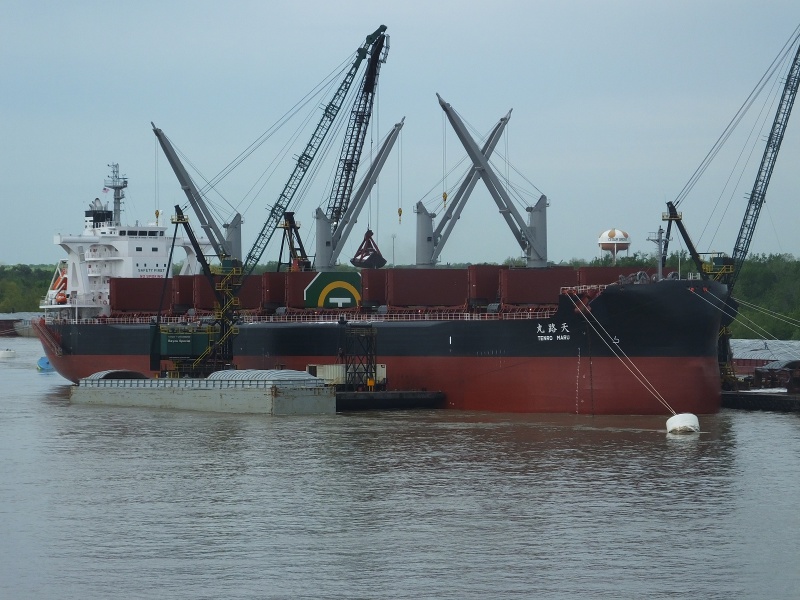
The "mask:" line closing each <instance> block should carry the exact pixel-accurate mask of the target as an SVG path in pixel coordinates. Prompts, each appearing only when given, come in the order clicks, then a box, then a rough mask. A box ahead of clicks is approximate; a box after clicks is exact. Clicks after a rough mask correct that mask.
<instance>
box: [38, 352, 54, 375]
mask: <svg viewBox="0 0 800 600" xmlns="http://www.w3.org/2000/svg"><path fill="white" fill-rule="evenodd" d="M36 369H37V370H39V371H41V372H42V373H52V372H53V365H51V364H50V360H48V358H47V357H46V356H43V357H41V358H40V359H39V360H37V361H36Z"/></svg>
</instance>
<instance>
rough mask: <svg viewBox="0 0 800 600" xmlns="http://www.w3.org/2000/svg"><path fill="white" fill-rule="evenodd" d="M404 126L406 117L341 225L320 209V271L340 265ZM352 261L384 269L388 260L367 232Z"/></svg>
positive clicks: (392, 133)
mask: <svg viewBox="0 0 800 600" xmlns="http://www.w3.org/2000/svg"><path fill="white" fill-rule="evenodd" d="M404 123H405V117H404V118H403V119H402V120H401V121H400V122H399V123H396V124H395V126H394V127H393V128H392V130H391V131H390V132H389V135H387V136H386V139H385V140H384V142H383V144H381V147H380V148H379V149H378V152H377V154H376V155H375V159H374V160H373V161H372V164H371V165H370V166H369V170H368V171H367V173H366V175H365V176H364V179H363V180H362V182H361V185H360V186H359V188H358V190H356V193H355V195H354V196H353V198H352V199H351V201H350V203H349V205H348V206H347V208H346V210H345V211H344V212H343V213H342V215H341V218H340V219H339V221H338V223H334V221H333V220H332V219H331V218H330V217H329V216H328V215H326V214H325V213H324V212H322V209H320V208H318V209H317V211H316V215H315V217H316V219H317V255H316V268H317V270H318V271H332V270H333V269H334V267H335V266H336V261H337V259H338V258H339V254H340V253H341V251H342V248H343V247H344V242H345V241H346V240H347V238H348V237H349V235H350V232H351V231H352V230H353V226H354V225H355V224H356V222H357V220H358V215H359V214H360V213H361V209H362V208H364V204H365V203H366V201H367V198H368V197H369V193H370V190H372V187H373V186H374V185H375V181H376V180H377V179H378V175H379V174H380V171H381V169H382V168H383V165H384V164H385V163H386V159H387V158H388V156H389V153H390V152H391V150H392V146H394V143H395V141H396V140H397V138H398V136H399V135H400V130H401V129H402V128H403V124H404ZM351 262H352V263H353V264H354V265H355V266H357V267H367V268H380V267H382V266H383V265H385V264H386V260H385V259H383V257H382V256H381V255H380V251H379V250H377V245H375V242H374V241H373V240H372V231H370V230H367V233H366V234H365V235H364V241H363V242H362V244H361V246H360V247H359V249H358V251H357V252H356V255H355V257H354V258H353V260H352V261H351Z"/></svg>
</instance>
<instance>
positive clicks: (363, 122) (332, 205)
mask: <svg viewBox="0 0 800 600" xmlns="http://www.w3.org/2000/svg"><path fill="white" fill-rule="evenodd" d="M388 52H389V45H388V44H387V43H386V36H385V35H383V34H381V35H379V36H378V39H377V40H376V41H375V44H374V45H373V46H372V51H371V54H370V57H369V61H368V62H367V68H366V70H365V71H364V78H363V80H362V83H361V90H360V92H359V94H358V98H357V99H356V102H355V104H354V105H353V110H352V111H350V122H349V124H348V126H347V131H346V132H345V136H344V142H343V143H342V151H341V155H340V156H339V163H338V165H337V168H336V175H335V177H334V184H333V188H332V190H331V196H330V198H329V199H328V209H327V211H326V214H327V216H328V218H329V219H331V221H333V223H334V226H336V225H338V223H339V220H340V219H341V217H342V215H343V214H344V212H345V211H346V210H347V207H348V205H349V204H350V197H351V195H352V193H353V184H354V182H355V180H356V171H357V170H358V164H359V162H360V161H361V151H362V150H363V148H364V139H365V138H366V135H367V129H368V127H369V122H370V118H371V117H372V106H373V104H374V102H375V91H376V89H377V86H378V74H379V73H380V67H381V64H383V63H385V62H386V55H387V54H388Z"/></svg>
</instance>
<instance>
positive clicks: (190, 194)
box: [150, 121, 241, 260]
mask: <svg viewBox="0 0 800 600" xmlns="http://www.w3.org/2000/svg"><path fill="white" fill-rule="evenodd" d="M150 125H152V127H153V133H154V134H155V135H156V138H158V143H159V144H160V145H161V149H162V150H163V151H164V156H166V157H167V161H169V164H170V166H171V167H172V170H173V171H174V172H175V176H176V177H177V178H178V182H179V183H180V184H181V189H182V190H183V191H184V192H185V193H186V198H187V199H188V200H189V203H190V204H191V205H192V208H193V209H194V211H195V213H196V214H197V218H198V219H199V220H200V225H201V227H202V228H203V231H205V233H206V237H207V238H208V241H209V242H210V243H211V247H212V248H214V252H215V253H216V255H217V257H218V258H219V259H220V260H222V259H223V258H227V257H230V256H232V255H233V254H234V250H233V249H232V248H231V246H230V244H229V243H228V241H227V240H226V239H225V237H224V236H223V235H222V232H221V231H220V229H219V227H218V226H217V224H216V222H215V221H214V217H212V216H211V213H210V212H209V210H208V207H207V206H206V204H205V202H204V201H203V197H202V196H201V195H200V191H199V190H198V189H197V186H195V184H194V182H193V181H192V178H191V177H190V176H189V173H188V172H187V171H186V168H185V167H184V166H183V163H182V162H181V160H180V159H179V158H178V154H177V152H175V149H174V148H173V147H172V143H170V141H169V139H168V138H167V136H166V135H164V132H163V131H161V130H160V129H159V128H158V127H156V126H155V124H154V123H153V122H152V121H151V122H150ZM240 218H241V217H240ZM236 258H240V257H236Z"/></svg>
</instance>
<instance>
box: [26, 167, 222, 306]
mask: <svg viewBox="0 0 800 600" xmlns="http://www.w3.org/2000/svg"><path fill="white" fill-rule="evenodd" d="M109 166H110V167H111V168H112V175H111V177H110V178H109V179H107V180H106V182H105V183H106V189H113V190H114V206H113V210H110V209H109V207H108V203H105V204H104V203H103V202H102V201H101V200H100V199H99V198H95V199H94V200H93V201H92V202H90V203H89V209H88V210H86V211H85V212H84V219H83V231H82V232H81V234H80V235H64V234H61V233H58V234H56V235H55V237H54V239H53V243H55V244H57V245H59V246H61V247H62V248H63V249H64V251H65V252H66V253H67V256H66V258H64V259H62V260H61V261H59V263H58V265H57V267H56V271H55V273H54V274H53V280H52V281H51V284H50V288H49V289H48V291H47V294H46V295H45V297H44V298H43V299H42V303H41V304H40V306H39V308H41V309H42V310H44V311H45V313H50V314H51V316H56V315H57V316H60V317H61V318H70V319H90V318H96V317H99V316H108V315H110V314H111V307H110V304H111V302H110V301H111V297H110V280H111V279H112V278H114V277H125V278H163V277H170V276H171V269H170V268H169V264H170V251H171V250H172V246H173V236H172V235H171V234H170V232H168V231H167V230H168V227H166V226H165V225H161V224H160V223H159V216H160V214H159V211H156V213H155V216H156V221H155V222H153V223H148V224H147V225H140V224H139V223H138V222H137V223H136V224H135V225H127V226H123V225H121V224H120V216H119V215H120V214H121V202H122V198H124V197H125V196H124V193H123V191H122V190H123V189H124V188H125V187H127V185H128V180H127V179H126V178H125V177H120V176H119V165H117V164H116V163H115V164H112V165H109ZM199 241H200V244H201V245H203V246H205V245H207V241H206V240H203V239H201V240H199ZM179 261H183V267H182V269H181V274H182V275H184V274H195V273H198V272H199V264H198V262H197V256H196V254H195V252H194V250H193V248H192V246H191V243H190V242H189V240H188V239H184V238H183V237H176V238H175V244H174V252H173V256H172V262H173V264H174V263H175V262H179ZM54 312H55V313H56V315H53V314H52V313H54Z"/></svg>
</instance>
